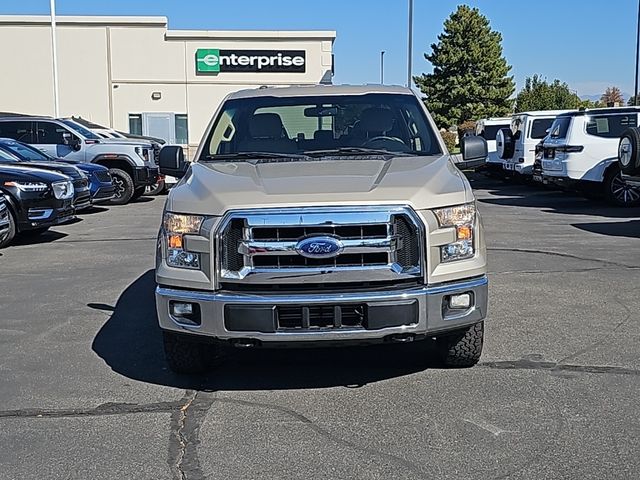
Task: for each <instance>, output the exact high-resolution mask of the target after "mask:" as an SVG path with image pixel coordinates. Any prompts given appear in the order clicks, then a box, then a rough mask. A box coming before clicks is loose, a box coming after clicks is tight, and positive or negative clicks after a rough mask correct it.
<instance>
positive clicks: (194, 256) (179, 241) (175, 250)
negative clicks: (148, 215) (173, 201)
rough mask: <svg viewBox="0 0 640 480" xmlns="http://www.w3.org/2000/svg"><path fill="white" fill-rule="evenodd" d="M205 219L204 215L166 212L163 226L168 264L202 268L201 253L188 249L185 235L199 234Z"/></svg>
mask: <svg viewBox="0 0 640 480" xmlns="http://www.w3.org/2000/svg"><path fill="white" fill-rule="evenodd" d="M203 221H204V217H203V216H202V215H182V214H178V213H170V212H165V214H164V217H163V219H162V227H163V230H164V235H165V241H166V245H167V264H168V265H169V266H171V267H177V268H191V269H196V270H197V269H200V254H199V253H193V252H188V251H187V250H186V248H185V244H184V235H189V234H191V235H198V234H199V233H200V227H202V222H203Z"/></svg>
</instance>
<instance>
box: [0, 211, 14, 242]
mask: <svg viewBox="0 0 640 480" xmlns="http://www.w3.org/2000/svg"><path fill="white" fill-rule="evenodd" d="M7 212H8V213H9V229H8V230H7V232H6V233H5V234H4V235H0V248H4V247H6V246H7V245H9V244H10V243H11V242H12V241H13V239H14V237H15V236H16V219H15V217H14V216H13V212H12V211H11V209H10V208H9V207H8V206H7Z"/></svg>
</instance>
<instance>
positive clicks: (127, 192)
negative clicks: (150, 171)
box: [109, 168, 135, 205]
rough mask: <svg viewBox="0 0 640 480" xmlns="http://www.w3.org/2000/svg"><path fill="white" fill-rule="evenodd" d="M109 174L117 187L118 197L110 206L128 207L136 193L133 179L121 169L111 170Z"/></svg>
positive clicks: (113, 199) (110, 202) (111, 201)
mask: <svg viewBox="0 0 640 480" xmlns="http://www.w3.org/2000/svg"><path fill="white" fill-rule="evenodd" d="M109 174H110V175H111V178H112V180H113V184H114V185H115V186H116V194H117V195H118V196H116V197H114V198H112V199H111V200H110V201H109V204H110V205H126V204H127V203H129V202H130V201H131V199H132V198H133V194H134V193H135V189H134V185H133V179H132V178H131V175H129V174H128V173H127V172H125V171H124V170H121V169H119V168H110V169H109Z"/></svg>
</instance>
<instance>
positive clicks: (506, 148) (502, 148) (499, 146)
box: [496, 128, 516, 160]
mask: <svg viewBox="0 0 640 480" xmlns="http://www.w3.org/2000/svg"><path fill="white" fill-rule="evenodd" d="M515 150H516V142H515V139H514V138H513V133H511V129H510V128H501V129H500V130H498V133H497V134H496V151H497V152H498V156H499V157H500V158H502V159H503V160H508V159H509V158H511V157H513V154H514V153H515Z"/></svg>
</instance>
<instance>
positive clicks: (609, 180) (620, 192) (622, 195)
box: [604, 166, 640, 207]
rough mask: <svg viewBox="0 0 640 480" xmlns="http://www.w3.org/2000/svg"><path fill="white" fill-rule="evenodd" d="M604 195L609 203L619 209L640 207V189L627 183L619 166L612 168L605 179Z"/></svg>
mask: <svg viewBox="0 0 640 480" xmlns="http://www.w3.org/2000/svg"><path fill="white" fill-rule="evenodd" d="M604 195H605V198H606V200H607V201H608V202H609V203H611V204H612V205H616V206H618V207H635V206H637V205H640V188H639V187H632V186H631V185H629V184H628V183H627V182H625V181H624V180H623V179H622V175H621V173H620V169H619V168H618V167H617V166H614V167H613V168H610V169H609V171H608V172H607V174H606V175H605V177H604Z"/></svg>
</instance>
